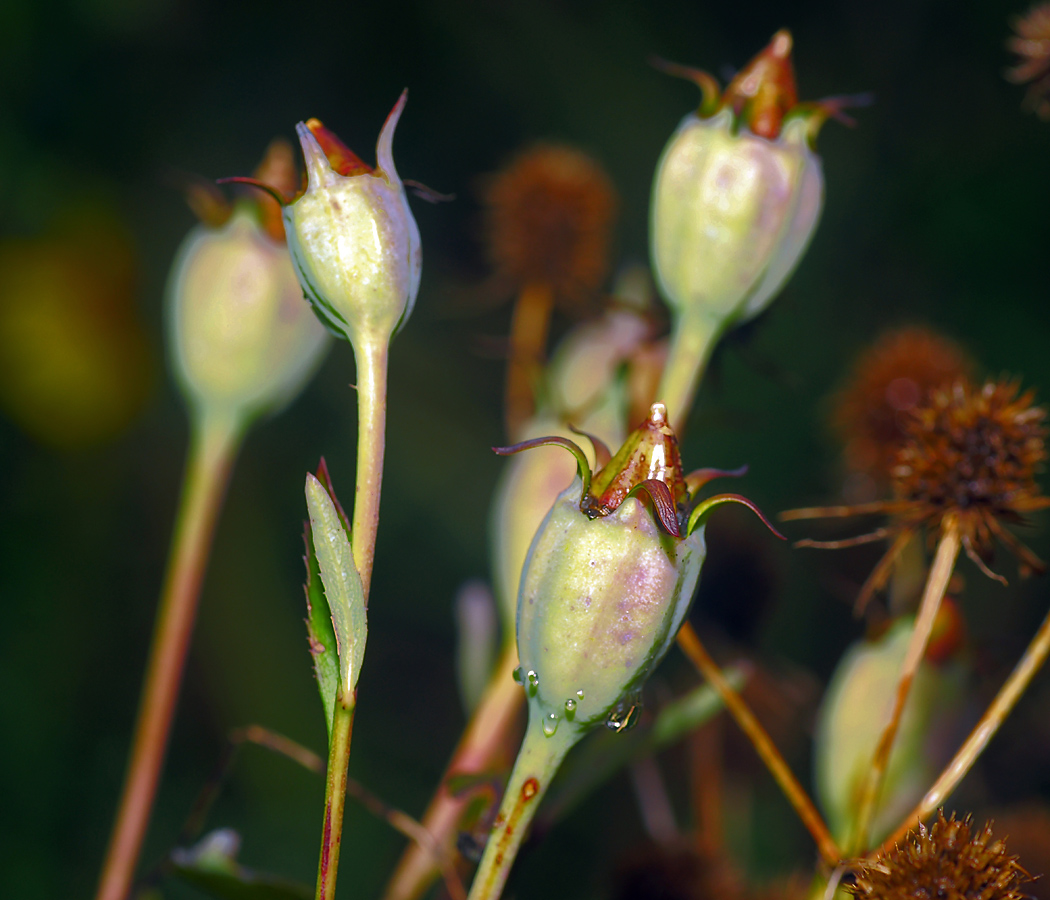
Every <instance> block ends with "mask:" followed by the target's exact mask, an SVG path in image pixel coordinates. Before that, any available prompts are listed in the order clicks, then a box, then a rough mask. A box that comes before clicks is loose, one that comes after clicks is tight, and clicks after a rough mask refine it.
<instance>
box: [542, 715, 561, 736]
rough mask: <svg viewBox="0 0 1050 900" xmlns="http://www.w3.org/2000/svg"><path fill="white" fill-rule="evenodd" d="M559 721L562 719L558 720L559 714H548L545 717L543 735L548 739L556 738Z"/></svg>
mask: <svg viewBox="0 0 1050 900" xmlns="http://www.w3.org/2000/svg"><path fill="white" fill-rule="evenodd" d="M559 721H560V719H559V718H558V715H557V713H547V715H545V716H544V717H543V733H544V734H545V735H547V737H554V732H556V731H557V730H558V722H559Z"/></svg>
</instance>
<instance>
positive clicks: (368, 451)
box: [350, 342, 387, 604]
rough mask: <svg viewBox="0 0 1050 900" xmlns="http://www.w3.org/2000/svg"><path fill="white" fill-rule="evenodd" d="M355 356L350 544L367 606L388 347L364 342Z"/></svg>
mask: <svg viewBox="0 0 1050 900" xmlns="http://www.w3.org/2000/svg"><path fill="white" fill-rule="evenodd" d="M354 356H355V357H356V359H357V486H356V488H355V493H354V521H353V530H352V537H351V541H350V542H351V544H352V545H353V549H354V565H355V566H357V573H358V574H359V575H360V576H361V588H362V590H363V591H364V595H365V603H366V604H367V603H368V589H369V587H370V586H371V584H372V563H373V561H374V560H375V554H376V531H377V530H378V528H379V495H380V492H381V489H382V485H383V451H384V449H385V447H386V367H387V345H386V344H385V343H382V342H379V343H371V342H370V343H363V342H362V343H361V344H360V346H355V347H354Z"/></svg>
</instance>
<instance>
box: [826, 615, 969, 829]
mask: <svg viewBox="0 0 1050 900" xmlns="http://www.w3.org/2000/svg"><path fill="white" fill-rule="evenodd" d="M960 627H961V626H960V620H959V612H958V608H957V607H956V606H955V605H954V604H953V603H951V602H950V601H949V600H947V599H946V600H945V604H944V605H943V606H942V608H941V610H940V611H939V613H938V619H937V624H936V625H935V631H936V632H937V639H936V640H934V641H932V642H931V644H930V646H929V648H928V650H927V655H926V658H925V659H924V661H923V663H922V664H921V665H920V666H919V670H918V672H917V673H916V676H915V681H914V683H913V685H912V688H911V695H910V696H909V698H908V705H907V706H906V707H905V710H904V716H903V718H902V720H901V723H900V729H899V731H898V733H897V739H896V741H895V742H894V745H893V752H892V753H891V755H890V759H889V766H888V767H887V770H886V780H885V782H884V784H883V787H882V790H881V795H880V796H881V800H880V803H879V807H878V809H877V811H876V813H875V819H874V824H873V827H872V829H871V838H872V841H873V842H875V843H878V842H879V841H881V840H882V839H883V838H885V837H886V835H887V834H889V833H890V832H891V831H892V830H893V828H894V827H895V826H896V825H898V824H899V823H900V821H901V819H902V818H903V817H904V816H906V815H907V814H908V813H909V812H910V810H911V809H912V808H913V807H914V805H915V804H916V803H917V802H918V801H919V800H920V799H921V798H922V795H923V793H924V792H925V791H926V789H927V788H928V787H929V786H930V784H931V783H932V782H933V780H934V778H935V777H936V776H937V773H938V772H939V771H940V768H941V764H942V763H943V762H945V761H946V759H947V756H948V755H949V754H950V752H951V746H949V743H951V742H950V738H951V737H953V736H954V734H953V732H954V731H955V729H956V727H957V725H958V724H959V716H960V713H961V712H962V701H963V688H964V686H965V683H966V672H965V667H964V666H963V665H962V664H961V663H960V661H959V658H958V656H959V655H958V652H957V651H958V649H959V641H960V638H959V634H960V632H959V629H960ZM912 628H913V621H912V618H911V617H910V616H905V617H903V618H901V619H899V620H898V621H896V622H895V623H894V624H893V625H892V626H891V627H890V629H889V630H888V631H887V632H886V633H885V634H883V635H881V636H880V637H879V638H878V639H877V640H874V641H861V642H859V643H857V644H855V645H854V646H853V647H851V648H850V649H849V650H848V651H847V652H846V654H845V655H844V656H843V657H842V660H841V661H840V662H839V664H838V667H837V668H836V669H835V674H834V675H833V676H832V678H831V682H830V684H829V685H828V690H827V693H826V694H825V695H824V700H823V703H822V704H821V707H820V712H819V714H818V717H817V729H816V739H815V744H814V768H815V772H816V779H815V780H816V787H817V796H818V798H819V800H820V805H821V807H822V808H823V810H824V814H825V816H826V817H827V821H828V826H829V827H830V828H831V832H832V834H833V835H834V836H835V838H836V840H838V841H841V842H843V843H845V844H846V845H848V842H849V841H850V840H851V839H852V831H853V829H854V824H855V823H854V819H855V817H856V815H857V810H858V808H859V804H860V796H861V792H862V790H863V787H864V782H865V779H866V777H867V775H868V771H869V769H870V768H871V764H872V757H873V755H874V752H875V746H876V744H878V741H879V736H880V735H881V733H882V731H883V729H884V728H885V726H886V722H887V721H888V719H889V717H890V715H891V713H892V709H893V702H894V697H895V695H896V691H897V682H898V680H899V678H900V672H901V665H902V663H903V661H904V654H905V651H906V650H907V645H908V641H909V638H910V637H911V633H912ZM942 744H943V746H942Z"/></svg>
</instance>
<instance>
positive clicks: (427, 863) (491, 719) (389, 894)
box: [383, 640, 525, 900]
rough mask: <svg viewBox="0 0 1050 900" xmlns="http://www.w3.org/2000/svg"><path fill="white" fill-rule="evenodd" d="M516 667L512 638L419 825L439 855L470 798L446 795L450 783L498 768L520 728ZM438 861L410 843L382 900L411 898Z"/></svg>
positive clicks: (449, 844)
mask: <svg viewBox="0 0 1050 900" xmlns="http://www.w3.org/2000/svg"><path fill="white" fill-rule="evenodd" d="M517 665H518V648H517V646H516V644H515V643H514V641H513V640H510V641H507V642H506V644H505V645H504V648H503V653H502V654H501V656H500V659H499V662H498V663H497V664H496V667H495V669H494V670H493V673H492V678H491V680H490V681H489V685H488V687H487V688H486V689H485V693H484V694H483V695H482V698H481V701H480V702H479V703H478V706H477V708H476V709H475V710H474V714H473V715H472V716H471V718H470V723H469V724H468V725H467V727H466V730H465V731H464V732H463V736H462V737H461V738H460V740H459V745H458V746H457V747H456V750H455V752H454V753H453V754H452V759H451V760H450V761H449V764H448V766H447V767H446V768H445V774H444V776H443V777H442V779H441V784H440V786H439V787H438V789H437V792H436V793H435V794H434V797H433V799H432V800H431V801H430V805H429V806H428V807H427V811H426V813H424V815H423V820H422V823H423V827H424V828H425V829H426V830H427V831H428V832H429V833H430V834H431V835H432V836H433V839H434V842H435V844H436V845H437V846H438V847H439V848H440V849H441V850H442V852H445V853H452V852H453V851H454V849H455V839H456V834H457V832H458V829H459V823H460V820H461V819H462V817H463V814H464V812H465V811H466V809H467V807H468V806H469V805H470V803H471V802H472V801H473V799H474V798H473V796H472V795H471V794H469V793H467V792H461V793H458V794H454V793H453V792H452V791H450V790H449V782H450V780H451V779H452V778H454V777H455V776H457V775H470V774H477V773H482V772H487V771H492V770H493V769H496V768H498V767H499V765H500V761H501V758H502V757H503V754H504V752H505V748H506V745H507V744H508V743H509V742H510V738H511V735H513V733H514V731H515V730H516V729H517V728H518V727H520V726H519V725H518V723H519V721H520V717H521V707H522V705H523V703H524V701H525V691H524V690H522V688H521V685H520V684H518V683H517V682H516V681H515V680H514V677H513V672H514V668H515V667H516V666H517ZM439 862H440V860H439V859H438V858H435V856H434V854H433V853H431V852H429V851H428V849H427V848H426V847H424V846H423V845H422V844H420V843H413V844H411V845H410V846H409V847H408V848H406V850H405V852H404V854H403V855H402V857H401V859H400V861H399V862H398V865H397V869H395V871H394V874H393V875H392V876H391V878H390V881H389V883H388V884H387V887H386V891H385V892H384V894H383V897H384V900H417V898H419V897H421V896H422V895H423V894H424V893H425V892H426V890H427V888H429V887H430V885H431V884H433V883H434V881H435V880H436V879H437V877H438V875H439V874H440V871H441V870H440V868H439Z"/></svg>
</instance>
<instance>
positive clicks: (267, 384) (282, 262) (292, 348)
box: [168, 164, 326, 424]
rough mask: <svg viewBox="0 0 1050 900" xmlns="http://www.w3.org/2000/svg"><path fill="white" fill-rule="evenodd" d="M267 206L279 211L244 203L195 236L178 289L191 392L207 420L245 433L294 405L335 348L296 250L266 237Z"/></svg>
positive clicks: (183, 257)
mask: <svg viewBox="0 0 1050 900" xmlns="http://www.w3.org/2000/svg"><path fill="white" fill-rule="evenodd" d="M264 165H265V164H264ZM263 201H265V202H266V203H269V202H271V201H269V199H268V198H265V197H264V198H261V199H259V198H257V199H256V200H252V201H243V202H241V203H239V204H238V205H237V206H236V207H234V208H233V209H232V211H231V213H230V215H229V218H228V219H227V220H226V221H225V222H224V223H223V224H221V225H219V226H218V227H214V226H209V225H206V224H202V225H199V226H198V227H197V228H195V229H194V230H193V231H192V232H191V233H190V234H189V236H188V237H187V238H186V240H185V241H184V242H183V245H182V247H181V248H180V250H179V253H178V256H177V257H176V260H175V264H174V267H173V269H172V275H171V278H170V281H169V283H168V323H169V335H170V342H171V354H172V357H173V363H174V370H175V373H176V376H177V378H178V380H179V382H180V384H181V386H182V388H183V390H184V392H185V393H186V395H187V397H188V399H189V401H190V403H191V405H192V406H193V407H194V409H195V410H197V411H198V412H199V413H202V414H205V415H208V414H216V415H221V416H227V417H231V418H232V419H234V420H237V421H238V422H240V423H242V424H243V422H244V421H245V420H246V419H248V418H250V417H251V416H253V415H255V414H257V413H260V412H263V411H268V410H275V409H277V408H279V407H281V406H283V405H284V404H285V403H287V402H288V401H290V400H291V399H292V398H293V397H294V396H295V395H296V394H297V393H298V392H299V390H300V389H301V388H302V386H303V385H304V384H305V382H306V380H307V379H308V378H309V376H310V375H311V374H312V372H313V371H314V369H315V368H316V367H317V364H318V362H319V361H320V359H321V354H322V352H323V350H324V348H325V345H326V339H325V338H326V335H325V331H324V329H323V328H322V327H321V326H320V325H319V323H318V322H317V319H316V317H315V316H314V315H313V314H312V312H311V310H310V306H309V304H307V303H306V302H304V300H303V297H302V291H301V290H300V288H299V284H298V281H297V280H296V277H295V272H294V271H293V269H292V264H291V259H290V257H289V255H288V248H287V247H286V246H285V244H284V242H283V241H279V240H275V239H274V238H273V237H271V236H270V234H268V233H267V231H266V230H265V228H264V227H263V222H264V221H265V216H264V215H263V212H264V209H263V205H262V204H263Z"/></svg>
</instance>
